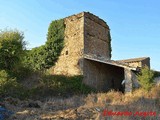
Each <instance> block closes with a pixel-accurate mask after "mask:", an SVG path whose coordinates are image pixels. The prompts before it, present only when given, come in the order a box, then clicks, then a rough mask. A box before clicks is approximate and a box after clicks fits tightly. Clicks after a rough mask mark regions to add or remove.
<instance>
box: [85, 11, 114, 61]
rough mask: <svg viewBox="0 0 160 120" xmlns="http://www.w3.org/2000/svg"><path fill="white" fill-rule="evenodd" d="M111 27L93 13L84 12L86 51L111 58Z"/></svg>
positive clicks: (89, 53) (86, 52)
mask: <svg viewBox="0 0 160 120" xmlns="http://www.w3.org/2000/svg"><path fill="white" fill-rule="evenodd" d="M108 32H109V27H108V25H107V24H106V22H104V21H103V20H102V19H100V18H98V17H97V16H95V15H93V14H91V13H85V14H84V53H85V54H88V55H94V56H97V57H102V58H104V59H106V60H107V59H110V52H111V51H110V44H109V38H108Z"/></svg>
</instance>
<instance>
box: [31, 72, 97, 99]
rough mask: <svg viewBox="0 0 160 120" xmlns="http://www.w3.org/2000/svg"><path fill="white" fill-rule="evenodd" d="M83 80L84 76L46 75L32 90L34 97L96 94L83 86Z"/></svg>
mask: <svg viewBox="0 0 160 120" xmlns="http://www.w3.org/2000/svg"><path fill="white" fill-rule="evenodd" d="M82 79H83V77H82V76H72V77H69V76H63V75H45V76H44V77H43V78H42V80H41V83H40V84H39V85H38V86H37V87H35V88H34V89H32V91H33V95H35V96H36V95H42V96H59V95H60V96H70V95H74V94H88V93H91V92H95V90H94V89H92V88H90V87H89V86H87V85H85V84H83V83H82Z"/></svg>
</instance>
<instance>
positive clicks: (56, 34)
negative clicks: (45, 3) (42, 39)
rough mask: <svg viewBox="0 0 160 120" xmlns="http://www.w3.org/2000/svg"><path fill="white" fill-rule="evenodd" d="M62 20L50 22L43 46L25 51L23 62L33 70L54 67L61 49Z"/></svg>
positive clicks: (63, 26)
mask: <svg viewBox="0 0 160 120" xmlns="http://www.w3.org/2000/svg"><path fill="white" fill-rule="evenodd" d="M64 28H65V25H64V20H63V19H60V20H55V21H52V22H51V24H50V26H49V28H48V34H47V41H46V43H45V45H42V46H40V47H36V48H33V49H32V50H28V51H26V53H27V56H26V57H25V60H24V62H25V63H26V65H27V66H28V67H30V68H32V69H34V70H43V69H47V68H50V67H52V66H53V65H54V63H55V62H56V60H57V59H58V56H59V55H60V52H61V50H62V48H63V40H64Z"/></svg>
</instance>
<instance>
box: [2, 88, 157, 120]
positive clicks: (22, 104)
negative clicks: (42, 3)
mask: <svg viewBox="0 0 160 120" xmlns="http://www.w3.org/2000/svg"><path fill="white" fill-rule="evenodd" d="M30 103H36V104H38V105H39V106H40V107H39V106H38V107H37V106H29V104H30ZM4 104H5V106H6V108H7V109H9V110H11V111H14V112H15V114H14V115H13V116H11V118H10V120H63V119H66V120H67V119H68V120H159V119H160V86H156V87H154V88H152V89H151V90H150V91H149V92H145V91H144V90H142V89H139V90H136V91H134V92H133V93H128V94H122V93H119V92H115V91H111V92H108V93H97V94H96V93H93V94H89V95H87V96H85V95H79V96H76V95H75V96H72V97H69V98H61V97H59V98H58V97H56V98H54V97H52V98H46V99H43V100H38V101H33V100H23V101H20V100H19V99H13V98H6V99H5V101H4ZM105 109H106V110H112V111H121V112H123V111H130V112H132V113H135V112H136V111H139V112H140V111H141V112H150V111H152V112H156V116H146V117H143V116H134V115H131V116H116V115H114V116H103V111H104V110H105Z"/></svg>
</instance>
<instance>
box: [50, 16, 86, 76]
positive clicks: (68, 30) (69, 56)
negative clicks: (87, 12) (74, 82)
mask: <svg viewBox="0 0 160 120" xmlns="http://www.w3.org/2000/svg"><path fill="white" fill-rule="evenodd" d="M83 16H84V13H80V14H78V15H73V16H70V17H67V18H65V19H64V21H65V26H66V27H65V38H64V48H63V50H62V52H61V55H60V57H59V59H58V61H57V63H56V65H55V67H54V68H53V72H52V73H53V74H64V75H79V74H82V67H83V59H82V55H83V49H84V39H83V33H84V17H83Z"/></svg>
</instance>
